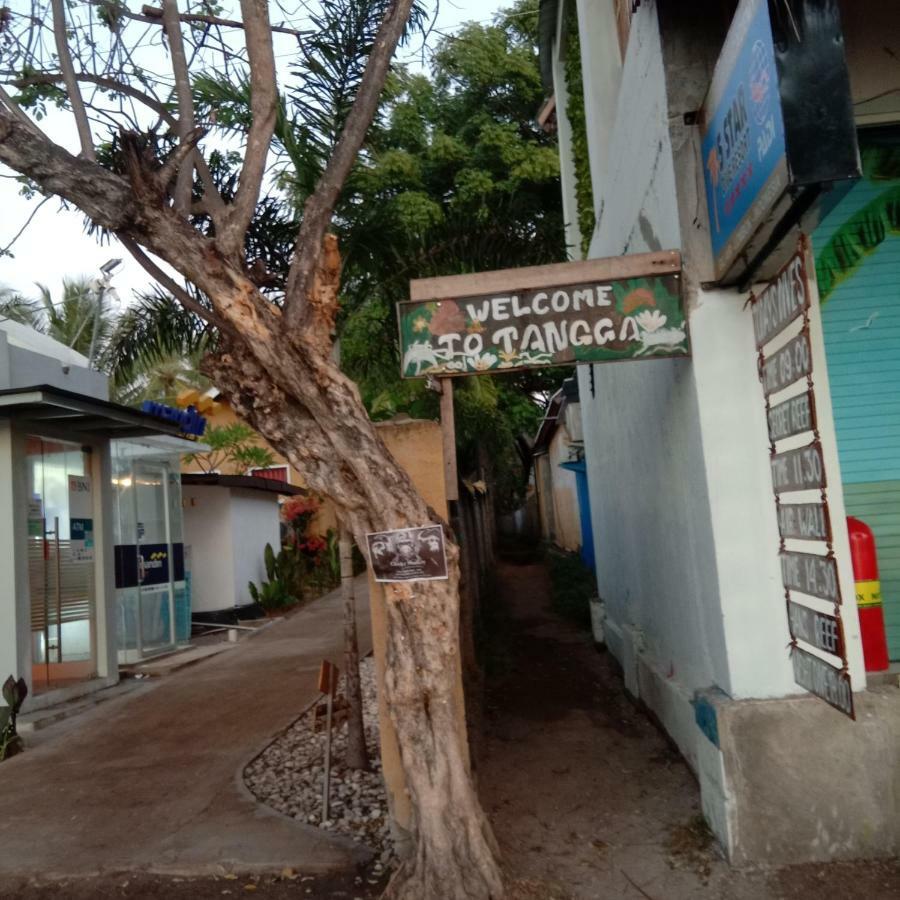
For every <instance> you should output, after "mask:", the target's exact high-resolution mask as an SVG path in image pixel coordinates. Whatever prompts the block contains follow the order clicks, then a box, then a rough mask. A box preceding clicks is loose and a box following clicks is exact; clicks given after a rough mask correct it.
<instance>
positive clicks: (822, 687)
mask: <svg viewBox="0 0 900 900" xmlns="http://www.w3.org/2000/svg"><path fill="white" fill-rule="evenodd" d="M791 663H792V664H793V666H794V681H796V682H797V684H799V685H800V687H804V688H806V690H808V691H809V692H810V693H812V694H815V695H816V696H817V697H820V698H821V699H822V700H824V701H825V702H826V703H829V704H831V705H832V706H833V707H834V708H835V709H838V710H840V711H841V712H842V713H845V714H846V715H848V716H850V718H851V719H855V718H856V715H855V713H854V711H853V690H852V688H851V687H850V676H849V675H848V674H847V672H846V671H844V670H843V669H836V668H835V667H834V666H832V665H831V664H830V663H827V662H825V660H824V659H820V658H819V657H818V656H815V655H813V654H812V653H808V652H807V651H806V650H802V649H801V648H800V647H792V648H791Z"/></svg>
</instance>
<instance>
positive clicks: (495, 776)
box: [479, 564, 900, 900]
mask: <svg viewBox="0 0 900 900" xmlns="http://www.w3.org/2000/svg"><path fill="white" fill-rule="evenodd" d="M498 584H499V586H500V597H499V598H498V602H499V603H500V610H501V612H500V616H501V621H500V623H499V627H496V626H495V630H496V631H497V632H498V633H499V639H498V641H497V642H496V646H495V655H494V659H493V661H494V664H495V668H497V669H499V672H498V673H497V674H495V675H494V677H493V678H492V679H491V680H490V682H489V687H488V697H487V710H486V717H485V723H486V731H487V734H486V737H485V742H484V747H483V753H482V759H481V762H480V766H479V786H480V790H481V793H482V797H483V799H484V802H485V805H486V807H487V809H488V811H489V813H490V815H491V818H492V820H493V823H494V827H495V830H496V834H497V837H498V839H499V841H500V844H501V847H502V850H503V854H504V857H505V859H506V861H507V864H508V865H509V868H510V870H511V872H512V873H513V874H514V876H515V877H516V878H519V879H524V880H532V881H535V882H543V885H542V886H540V887H536V888H535V893H534V896H536V897H537V896H539V897H541V898H542V900H550V898H556V897H572V898H577V900H587V898H590V900H631V898H633V900H640V898H644V900H648V898H649V900H688V898H691V900H693V898H697V900H701V898H703V900H706V898H709V900H712V898H716V900H719V898H721V900H767V898H773V900H774V898H782V897H785V898H786V897H810V898H812V897H820V896H823V886H824V885H827V894H828V896H830V897H833V898H837V897H846V898H854V897H859V898H863V897H865V898H866V900H875V898H885V900H887V898H896V897H898V896H900V869H898V867H897V866H896V865H892V864H859V865H835V864H832V865H829V866H798V867H792V868H790V869H786V870H782V871H780V872H773V871H761V870H755V871H740V872H739V871H735V870H734V869H731V868H730V867H729V866H728V865H727V864H726V863H725V862H724V860H722V858H721V857H720V855H719V854H718V851H717V848H716V846H715V844H714V843H713V841H712V839H711V837H710V836H709V833H708V831H707V830H706V827H705V825H704V824H703V820H702V818H701V816H700V796H699V790H698V787H697V784H696V782H695V780H694V778H693V776H692V774H691V773H690V771H689V770H688V768H687V766H686V765H685V764H684V762H683V761H682V759H681V757H680V755H679V754H678V753H677V752H676V751H674V750H673V749H672V748H671V747H670V745H669V744H668V743H667V742H666V740H665V739H664V738H663V736H662V735H661V733H660V732H659V731H658V730H657V728H656V727H655V726H654V725H653V724H652V723H651V722H650V720H649V719H648V718H647V717H646V716H645V715H644V714H643V713H642V712H641V711H640V710H638V709H637V708H636V707H635V706H634V705H633V704H632V703H631V702H630V700H629V699H628V698H627V697H626V695H625V693H624V688H623V686H622V681H621V678H620V677H619V675H618V673H617V671H616V669H615V666H614V660H612V659H611V658H610V656H609V655H608V654H605V653H600V652H598V651H597V650H596V649H595V647H594V646H593V644H592V642H591V638H590V635H588V634H586V633H585V632H582V631H579V630H577V629H576V628H575V627H574V626H573V625H570V624H569V623H568V622H566V621H563V620H561V619H560V618H559V617H558V616H556V615H555V614H554V613H553V612H552V611H551V609H550V607H549V595H550V584H549V578H548V575H547V571H546V569H545V568H544V567H543V566H542V565H526V566H513V565H509V564H503V565H501V568H500V571H499V573H498ZM504 610H505V620H503V618H502V617H503V616H504V612H503V611H504Z"/></svg>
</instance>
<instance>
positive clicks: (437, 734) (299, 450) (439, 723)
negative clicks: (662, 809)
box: [204, 298, 503, 900]
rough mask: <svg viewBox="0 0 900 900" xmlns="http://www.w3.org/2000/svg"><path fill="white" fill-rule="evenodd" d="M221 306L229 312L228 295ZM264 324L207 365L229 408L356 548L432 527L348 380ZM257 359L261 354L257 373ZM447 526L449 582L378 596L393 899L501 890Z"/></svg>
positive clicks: (486, 894)
mask: <svg viewBox="0 0 900 900" xmlns="http://www.w3.org/2000/svg"><path fill="white" fill-rule="evenodd" d="M217 299H219V298H217ZM235 302H237V301H236V300H235ZM217 305H218V304H217ZM221 306H222V308H223V309H228V308H229V307H230V306H231V302H229V301H227V300H224V301H223V302H222V303H221ZM262 327H263V321H262V319H260V318H257V319H255V321H253V322H246V323H245V324H244V327H243V329H242V333H244V334H247V333H255V336H254V342H253V353H252V355H251V353H250V352H249V349H248V348H246V347H238V346H236V345H235V344H234V343H233V342H232V343H230V344H229V345H228V346H227V347H223V349H222V352H219V353H217V354H216V355H215V356H213V357H209V358H208V359H207V360H206V361H205V364H204V369H205V372H206V374H207V375H208V376H209V377H210V378H211V379H212V381H213V382H214V383H215V384H216V385H217V386H218V387H219V389H220V390H222V391H223V392H224V393H225V396H226V397H227V398H228V399H229V401H230V402H231V403H232V405H233V408H234V409H235V411H236V412H237V413H238V414H239V415H240V416H241V417H242V418H244V419H245V421H247V422H248V423H249V424H251V425H252V426H253V427H254V428H255V429H256V430H257V431H259V432H260V434H262V435H263V436H264V437H265V438H266V439H267V440H268V441H269V442H270V443H271V444H272V446H273V447H274V448H275V449H276V450H278V451H279V452H280V453H282V454H283V455H284V456H285V457H287V459H288V460H289V462H290V463H291V465H292V466H294V467H295V468H296V469H297V470H298V471H299V472H300V473H301V474H302V475H303V477H304V478H305V479H306V481H307V484H308V485H309V487H310V488H311V489H313V490H315V491H316V492H318V493H321V494H322V495H324V496H326V497H328V498H329V499H331V500H332V501H333V502H334V503H335V504H336V505H337V506H338V508H339V509H340V510H341V511H342V515H343V517H344V521H346V522H347V523H348V526H349V527H350V528H351V529H352V532H353V535H354V537H355V539H356V541H357V544H359V546H365V535H366V533H367V532H371V531H388V530H391V529H396V528H407V527H414V526H418V525H424V524H426V523H428V522H440V521H441V519H440V517H439V516H438V515H437V514H436V513H435V512H434V510H432V509H431V508H430V507H428V506H427V504H426V503H425V502H424V500H423V499H422V497H421V495H420V494H419V493H418V491H417V490H416V489H415V487H414V486H413V484H412V482H411V481H410V479H409V476H408V475H407V474H406V472H405V471H404V470H403V469H402V468H401V467H400V466H399V465H398V464H397V462H396V461H395V460H394V458H393V457H392V456H391V454H390V452H389V451H388V450H387V448H386V447H385V445H384V443H383V442H382V440H381V438H380V437H379V436H378V434H377V432H376V430H375V428H374V426H373V425H372V423H371V421H370V420H369V418H368V415H367V414H366V411H365V407H364V406H363V404H362V402H361V400H360V397H359V393H358V391H357V390H356V387H355V385H353V383H352V382H350V381H349V380H348V379H347V378H346V377H345V376H344V375H343V374H342V373H341V372H340V371H339V370H338V369H337V368H336V367H335V366H334V364H333V363H332V362H331V361H330V360H328V359H327V358H325V357H324V356H322V354H321V353H315V352H306V353H302V354H301V353H297V352H296V349H295V348H294V347H292V346H290V345H287V346H286V343H287V342H286V341H285V340H284V339H283V337H282V336H281V335H278V334H277V333H269V334H267V335H260V334H258V332H259V329H260V328H262ZM259 356H265V357H267V358H266V359H265V368H263V365H262V361H261V360H259ZM288 385H290V386H291V390H287V389H286V388H287V386H288ZM442 524H443V523H442ZM444 532H445V541H446V544H447V565H448V571H449V578H448V580H447V581H429V582H411V583H400V584H391V585H387V586H386V588H387V589H386V591H385V599H386V606H387V619H388V629H387V672H386V676H385V684H384V691H385V699H386V703H387V709H388V713H389V715H390V717H391V721H392V722H393V725H394V728H395V730H396V733H397V738H398V742H399V746H400V757H401V761H402V764H403V769H404V772H405V775H406V781H407V787H408V790H409V793H410V799H411V804H412V809H413V822H412V831H413V837H414V844H415V852H414V855H413V857H412V859H410V860H408V861H407V862H406V863H404V865H403V866H401V868H400V869H399V870H398V872H397V873H396V875H395V877H394V879H393V880H392V881H391V884H390V885H389V887H388V890H387V892H386V896H387V897H391V898H397V900H423V898H428V900H489V898H499V897H502V896H503V879H502V875H501V871H500V866H499V862H498V856H499V854H498V848H497V845H496V842H495V839H494V836H493V833H492V831H491V827H490V824H489V823H488V820H487V817H486V816H485V814H484V812H483V811H482V809H481V806H480V804H479V802H478V797H477V794H476V792H475V788H474V785H473V783H472V779H471V777H470V774H469V771H468V766H467V754H466V752H465V750H464V747H463V745H462V736H461V734H460V729H459V722H458V720H457V715H456V707H455V698H454V694H453V691H454V686H455V685H456V684H457V683H458V679H459V672H458V671H457V659H458V654H457V647H458V643H459V550H458V548H457V546H456V543H455V541H454V540H453V535H452V534H451V533H450V530H449V528H447V527H446V525H444Z"/></svg>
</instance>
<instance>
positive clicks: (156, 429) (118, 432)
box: [0, 385, 183, 438]
mask: <svg viewBox="0 0 900 900" xmlns="http://www.w3.org/2000/svg"><path fill="white" fill-rule="evenodd" d="M0 418H10V419H15V420H16V421H17V422H21V423H22V424H25V425H28V426H32V427H34V428H36V429H39V428H41V427H42V426H43V427H55V428H61V429H64V430H65V431H66V432H68V433H70V434H72V435H73V436H78V437H81V438H130V437H145V436H147V435H159V434H165V435H171V436H173V437H183V435H182V433H181V432H180V431H179V430H178V428H177V427H176V426H174V425H170V424H168V423H167V422H163V421H162V420H161V419H157V418H156V417H155V416H150V415H147V413H144V412H141V411H140V410H139V409H133V408H132V407H130V406H123V405H122V404H120V403H112V402H111V401H109V400H98V399H97V398H96V397H88V396H86V395H85V394H76V393H74V392H73V391H66V390H62V389H61V388H55V387H50V386H49V385H38V386H37V387H28V388H10V389H7V390H2V391H0Z"/></svg>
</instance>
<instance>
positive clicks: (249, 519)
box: [229, 490, 281, 606]
mask: <svg viewBox="0 0 900 900" xmlns="http://www.w3.org/2000/svg"><path fill="white" fill-rule="evenodd" d="M229 494H230V496H231V534H232V539H231V540H232V543H231V555H232V564H233V571H234V575H233V578H234V597H235V605H236V606H243V605H245V604H248V603H251V602H252V598H251V597H250V592H249V590H248V589H247V583H248V582H250V581H252V582H254V583H255V584H257V585H258V584H260V582H262V581H263V580H264V579H265V578H266V565H265V549H266V544H271V545H272V549H273V550H274V551H275V552H276V553H277V552H278V550H279V548H280V547H281V529H280V527H279V522H278V495H277V494H270V493H268V492H266V491H248V490H231V491H229Z"/></svg>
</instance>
